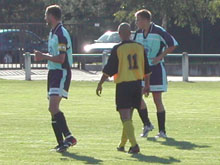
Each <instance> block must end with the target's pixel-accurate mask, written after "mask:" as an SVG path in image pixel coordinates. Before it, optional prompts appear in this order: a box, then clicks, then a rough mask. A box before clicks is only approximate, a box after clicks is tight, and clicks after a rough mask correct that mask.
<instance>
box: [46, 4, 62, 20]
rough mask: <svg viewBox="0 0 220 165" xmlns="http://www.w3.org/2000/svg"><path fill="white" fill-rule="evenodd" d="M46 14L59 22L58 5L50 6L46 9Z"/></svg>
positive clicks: (59, 11) (59, 10)
mask: <svg viewBox="0 0 220 165" xmlns="http://www.w3.org/2000/svg"><path fill="white" fill-rule="evenodd" d="M46 14H52V15H53V16H54V17H55V18H56V19H57V20H61V16H62V11H61V8H60V6H59V5H50V6H48V7H47V9H46Z"/></svg>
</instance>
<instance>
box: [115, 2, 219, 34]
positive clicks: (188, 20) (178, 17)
mask: <svg viewBox="0 0 220 165" xmlns="http://www.w3.org/2000/svg"><path fill="white" fill-rule="evenodd" d="M117 1H119V2H121V9H120V10H119V11H118V12H116V13H115V16H116V20H118V21H124V20H127V21H130V22H134V13H135V12H136V11H137V10H139V9H142V8H146V9H149V10H150V11H152V14H153V20H154V21H155V22H157V23H159V24H162V20H163V19H164V18H165V17H166V18H167V20H166V21H167V22H171V21H172V22H174V24H176V25H178V26H180V27H186V26H189V27H190V28H191V31H192V32H193V33H197V34H198V33H199V31H200V24H201V23H202V21H203V20H204V19H208V20H210V21H211V22H212V23H214V22H215V20H216V19H217V18H218V17H219V15H220V10H219V8H220V1H218V0H139V1H133V0H127V1H124V0H117Z"/></svg>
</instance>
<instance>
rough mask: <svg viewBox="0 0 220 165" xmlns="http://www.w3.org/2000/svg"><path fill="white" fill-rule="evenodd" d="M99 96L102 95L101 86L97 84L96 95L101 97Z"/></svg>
mask: <svg viewBox="0 0 220 165" xmlns="http://www.w3.org/2000/svg"><path fill="white" fill-rule="evenodd" d="M101 94H102V85H101V84H98V86H97V88H96V95H97V96H101Z"/></svg>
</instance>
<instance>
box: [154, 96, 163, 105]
mask: <svg viewBox="0 0 220 165" xmlns="http://www.w3.org/2000/svg"><path fill="white" fill-rule="evenodd" d="M154 103H155V104H156V105H161V104H162V99H161V98H160V97H156V98H154Z"/></svg>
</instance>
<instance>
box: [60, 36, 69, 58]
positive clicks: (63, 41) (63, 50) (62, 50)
mask: <svg viewBox="0 0 220 165" xmlns="http://www.w3.org/2000/svg"><path fill="white" fill-rule="evenodd" d="M58 50H59V52H60V54H63V53H66V50H67V39H66V37H65V36H63V35H58Z"/></svg>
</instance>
